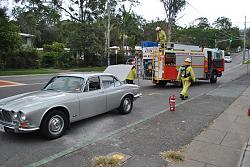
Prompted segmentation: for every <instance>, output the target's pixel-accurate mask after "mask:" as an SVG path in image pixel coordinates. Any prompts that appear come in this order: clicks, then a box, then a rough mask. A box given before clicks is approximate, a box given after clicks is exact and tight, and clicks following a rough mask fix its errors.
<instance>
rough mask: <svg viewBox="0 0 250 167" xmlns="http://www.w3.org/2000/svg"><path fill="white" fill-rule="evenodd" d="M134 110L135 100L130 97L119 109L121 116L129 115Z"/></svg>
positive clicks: (127, 97) (125, 99) (123, 100)
mask: <svg viewBox="0 0 250 167" xmlns="http://www.w3.org/2000/svg"><path fill="white" fill-rule="evenodd" d="M132 109H133V99H132V98H131V97H130V96H125V97H124V98H123V99H122V102H121V104H120V107H119V111H120V113H121V114H128V113H130V112H131V110H132Z"/></svg>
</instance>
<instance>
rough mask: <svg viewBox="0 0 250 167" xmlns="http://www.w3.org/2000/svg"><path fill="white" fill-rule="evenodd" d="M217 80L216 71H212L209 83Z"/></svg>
mask: <svg viewBox="0 0 250 167" xmlns="http://www.w3.org/2000/svg"><path fill="white" fill-rule="evenodd" d="M216 82H217V73H216V72H213V73H212V75H211V78H210V83H216Z"/></svg>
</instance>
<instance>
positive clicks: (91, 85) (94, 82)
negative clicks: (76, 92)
mask: <svg viewBox="0 0 250 167" xmlns="http://www.w3.org/2000/svg"><path fill="white" fill-rule="evenodd" d="M86 87H88V91H94V90H98V89H101V85H100V79H99V77H91V78H89V79H88V81H87V84H86ZM86 87H85V89H84V91H86Z"/></svg>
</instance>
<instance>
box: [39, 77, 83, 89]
mask: <svg viewBox="0 0 250 167" xmlns="http://www.w3.org/2000/svg"><path fill="white" fill-rule="evenodd" d="M83 84H84V79H83V78H80V77H72V76H57V77H54V78H52V79H51V80H50V81H49V83H48V84H47V85H46V86H45V88H44V89H43V90H54V91H64V92H79V91H81V89H82V86H83Z"/></svg>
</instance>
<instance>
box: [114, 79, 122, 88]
mask: <svg viewBox="0 0 250 167" xmlns="http://www.w3.org/2000/svg"><path fill="white" fill-rule="evenodd" d="M114 81H115V87H117V86H120V85H121V82H120V81H119V80H118V79H117V78H115V77H114Z"/></svg>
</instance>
